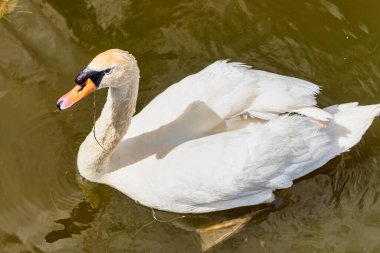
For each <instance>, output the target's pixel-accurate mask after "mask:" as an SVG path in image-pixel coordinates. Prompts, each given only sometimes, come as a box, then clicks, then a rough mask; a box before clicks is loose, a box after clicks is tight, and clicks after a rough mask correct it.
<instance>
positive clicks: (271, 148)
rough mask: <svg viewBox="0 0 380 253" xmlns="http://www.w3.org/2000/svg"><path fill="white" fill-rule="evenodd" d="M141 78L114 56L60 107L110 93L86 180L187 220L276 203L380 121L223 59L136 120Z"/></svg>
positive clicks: (301, 85) (100, 61)
mask: <svg viewBox="0 0 380 253" xmlns="http://www.w3.org/2000/svg"><path fill="white" fill-rule="evenodd" d="M109 69H111V70H112V71H111V73H108V72H107V71H108V70H109ZM99 73H103V74H102V78H100V81H99V75H100V74H99ZM94 80H96V81H94ZM138 80H139V70H138V67H137V62H136V60H135V59H134V58H133V56H132V55H130V54H129V53H127V52H126V51H122V50H116V49H113V50H108V51H106V52H103V53H101V54H100V55H98V56H97V57H95V59H94V60H93V61H92V62H91V63H90V64H89V65H88V66H87V67H86V68H85V69H84V70H83V71H82V72H81V74H80V75H79V76H78V77H77V83H78V84H79V86H80V87H81V88H74V89H73V90H75V89H76V90H75V91H78V90H79V91H78V92H77V93H76V94H79V95H80V98H79V99H77V98H75V99H74V100H73V101H71V100H70V99H72V98H73V96H72V95H70V94H69V93H68V94H66V95H65V96H63V97H62V98H61V99H60V100H59V102H58V107H59V108H60V109H66V108H68V107H70V106H71V105H72V104H74V103H76V102H77V100H78V101H79V100H80V99H81V98H82V96H83V97H84V96H85V95H87V93H88V91H90V90H89V89H99V88H104V87H109V93H108V97H107V102H106V104H105V106H104V109H103V111H102V113H101V115H100V117H99V119H98V120H97V122H96V125H95V129H96V135H97V138H98V139H99V142H100V144H101V146H100V145H99V144H98V143H97V142H96V140H95V138H94V135H93V133H90V134H89V135H88V136H87V138H86V139H85V141H84V142H83V143H82V145H81V147H80V150H79V154H78V168H79V172H80V174H81V175H82V176H83V177H85V178H87V179H89V180H91V181H95V182H99V183H104V184H107V185H109V186H111V187H114V188H116V189H118V190H119V191H121V192H122V193H124V194H126V195H127V196H129V197H131V198H132V199H134V200H136V201H138V202H139V203H141V204H143V205H146V206H149V207H152V208H156V209H160V210H166V211H171V212H177V213H205V212H214V211H219V210H226V209H231V208H235V207H240V206H248V205H255V204H260V203H265V202H270V201H272V200H273V198H274V195H273V191H275V190H276V189H283V188H288V187H290V186H291V185H292V183H293V180H295V179H297V178H300V177H302V176H304V175H306V174H308V173H310V172H311V171H313V170H315V169H317V168H319V167H321V166H322V165H324V164H325V163H327V162H328V161H329V160H331V159H332V158H334V157H335V156H337V155H339V154H341V153H342V152H345V151H348V150H349V149H350V148H351V147H352V146H354V145H355V144H356V143H358V142H359V141H360V139H361V137H362V135H363V134H364V133H365V131H366V130H367V129H368V127H369V126H370V125H371V123H372V121H373V119H374V117H375V116H377V115H379V113H380V105H379V104H377V105H368V106H359V105H358V103H347V104H343V105H335V106H331V107H328V108H324V109H320V108H318V107H316V99H315V96H316V95H317V94H318V93H319V88H318V86H317V85H315V84H312V83H310V82H307V81H304V80H300V79H297V78H292V77H287V76H282V75H277V74H273V73H268V72H265V71H259V70H253V69H251V68H250V67H249V66H246V65H244V64H241V63H229V62H227V61H217V62H215V63H213V64H211V65H209V66H208V67H206V68H205V69H203V70H201V71H200V72H199V73H196V74H194V75H190V76H188V77H186V78H184V79H183V80H181V81H180V82H178V83H176V84H174V85H172V86H170V87H169V88H168V89H166V90H165V91H164V92H163V93H161V94H160V95H158V96H157V97H156V98H155V99H153V100H152V101H151V102H150V103H149V104H148V105H147V106H146V107H145V108H144V109H143V110H142V111H141V112H140V113H138V114H137V115H135V116H134V117H132V116H133V114H134V112H135V104H136V99H137V90H138ZM89 87H90V88H89ZM81 89H82V90H84V91H86V92H84V91H82V90H81ZM81 92H82V93H83V95H81V94H82V93H81ZM127 130H128V131H127ZM92 131H94V130H92Z"/></svg>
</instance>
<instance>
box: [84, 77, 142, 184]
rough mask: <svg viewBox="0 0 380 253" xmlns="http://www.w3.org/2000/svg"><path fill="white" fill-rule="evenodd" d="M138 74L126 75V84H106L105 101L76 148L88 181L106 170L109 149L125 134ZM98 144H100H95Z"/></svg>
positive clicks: (134, 99) (134, 102) (113, 147)
mask: <svg viewBox="0 0 380 253" xmlns="http://www.w3.org/2000/svg"><path fill="white" fill-rule="evenodd" d="M138 82H139V77H138V74H137V75H136V76H133V77H132V79H129V84H128V85H127V86H122V87H118V88H110V89H109V91H108V96H107V102H106V103H105V105H104V108H103V110H102V113H101V115H100V116H99V119H98V120H97V121H96V123H95V134H96V139H97V140H98V141H99V143H98V142H97V141H96V139H95V138H94V128H93V129H92V131H91V133H90V134H89V135H88V136H87V137H86V139H85V141H84V142H83V143H82V145H81V146H80V148H79V153H78V169H79V173H80V174H81V175H82V176H83V177H84V178H86V179H88V180H90V181H95V182H96V181H99V180H100V179H101V177H102V176H103V175H104V174H105V173H106V172H108V162H109V158H110V156H111V154H112V152H113V151H114V150H115V148H116V146H117V145H118V144H119V142H120V141H121V139H122V138H123V136H124V135H125V134H126V132H127V129H128V127H129V124H130V123H131V119H132V116H133V114H134V113H135V107H136V100H137V92H138ZM99 144H100V145H99Z"/></svg>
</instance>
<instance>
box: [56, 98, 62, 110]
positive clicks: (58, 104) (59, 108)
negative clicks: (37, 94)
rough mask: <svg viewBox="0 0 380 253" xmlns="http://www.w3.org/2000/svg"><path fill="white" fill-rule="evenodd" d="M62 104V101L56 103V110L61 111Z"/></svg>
mask: <svg viewBox="0 0 380 253" xmlns="http://www.w3.org/2000/svg"><path fill="white" fill-rule="evenodd" d="M62 104H63V100H61V101H58V103H57V108H58V110H62V109H61V105H62Z"/></svg>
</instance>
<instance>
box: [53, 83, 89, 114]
mask: <svg viewBox="0 0 380 253" xmlns="http://www.w3.org/2000/svg"><path fill="white" fill-rule="evenodd" d="M95 89H96V85H95V84H94V83H93V82H92V81H91V79H90V78H88V79H87V80H86V82H85V83H84V84H82V85H79V84H77V85H75V87H74V88H73V89H72V90H71V91H69V92H68V93H66V94H65V95H63V96H62V97H61V98H60V99H59V100H58V102H57V107H58V110H65V109H67V108H70V107H71V106H73V105H75V104H76V103H78V102H79V101H81V100H82V99H83V98H84V97H86V96H87V95H88V94H90V93H91V92H93V91H94V90H95Z"/></svg>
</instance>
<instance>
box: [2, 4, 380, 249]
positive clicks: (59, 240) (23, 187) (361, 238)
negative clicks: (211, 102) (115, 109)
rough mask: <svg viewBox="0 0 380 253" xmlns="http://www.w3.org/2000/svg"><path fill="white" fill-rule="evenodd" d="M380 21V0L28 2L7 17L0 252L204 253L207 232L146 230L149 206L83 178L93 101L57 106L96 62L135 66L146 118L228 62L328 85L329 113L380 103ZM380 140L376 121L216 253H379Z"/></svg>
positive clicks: (171, 226)
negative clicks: (122, 56) (118, 60)
mask: <svg viewBox="0 0 380 253" xmlns="http://www.w3.org/2000/svg"><path fill="white" fill-rule="evenodd" d="M0 1H1V0H0ZM3 1H4V0H3ZM7 1H9V0H7ZM379 12H380V2H379V1H375V0H367V1H347V0H334V1H328V0H320V1H316V0H315V1H314V0H278V1H269V0H267V1H265V0H236V1H204V0H197V1H191V2H183V3H179V2H178V1H150V0H149V1H148V0H146V1H145V0H144V1H139V0H135V1H132V0H128V1H122V0H111V1H101V0H69V1H62V0H54V1H53V0H31V1H27V0H25V1H24V0H20V1H19V3H18V6H17V8H16V9H15V11H14V12H13V13H12V14H8V15H6V16H5V18H2V19H1V20H0V117H1V123H0V143H1V146H0V201H1V205H0V252H5V253H8V252H74V253H75V252H112V253H113V252H200V246H199V238H198V236H197V234H196V233H195V232H194V231H191V230H188V229H183V228H181V226H178V225H176V224H175V223H173V222H166V223H159V222H155V223H153V224H151V225H149V226H146V227H143V226H144V225H145V224H147V223H148V222H150V221H151V220H152V214H151V211H150V210H149V209H147V208H144V207H141V206H138V205H136V204H135V203H134V202H133V201H131V200H130V199H128V198H127V197H125V196H123V195H122V194H120V193H118V192H117V191H115V190H112V189H110V188H108V187H105V186H98V185H92V184H88V183H83V182H81V180H80V179H79V178H78V177H77V172H76V154H77V150H78V147H79V145H80V143H81V142H82V141H83V139H84V138H85V136H86V135H87V133H88V132H89V131H90V128H91V126H92V100H91V99H88V100H86V101H84V102H82V103H81V104H80V105H78V106H76V108H75V110H68V111H65V112H63V113H55V112H54V110H55V103H56V100H57V98H58V97H60V96H61V95H62V94H64V93H65V92H66V91H68V90H69V89H70V88H71V87H72V85H73V84H74V83H73V79H74V77H75V76H76V74H77V73H78V71H80V70H81V68H82V67H83V66H85V65H86V64H87V63H88V62H89V60H90V59H91V58H92V57H93V56H95V55H96V54H97V53H99V52H101V51H103V50H106V49H109V48H122V49H126V50H128V51H130V52H131V53H133V54H134V55H135V56H136V58H137V59H138V60H139V66H140V68H141V76H142V78H141V84H140V93H139V104H138V108H139V109H141V108H142V107H143V106H144V105H145V104H146V103H148V102H149V101H150V100H151V99H152V98H153V97H154V96H155V95H157V94H158V93H160V92H161V91H162V90H163V89H165V88H166V87H167V86H169V85H170V84H172V83H173V82H175V81H177V80H179V79H180V78H182V77H184V76H186V75H188V74H191V73H193V72H195V71H197V70H199V69H201V68H202V67H204V66H206V65H207V64H210V63H211V62H213V61H215V60H217V59H226V58H229V59H232V60H235V61H241V62H245V63H248V64H250V65H252V66H254V67H255V68H259V69H264V70H268V71H272V72H277V73H281V74H287V75H292V76H296V77H300V78H303V79H306V80H310V81H312V82H315V83H317V84H319V85H321V86H322V87H323V91H322V93H323V94H322V95H321V96H319V102H320V104H321V105H322V106H326V105H329V104H335V103H342V102H348V101H358V102H360V103H363V104H368V103H376V102H379V101H380V97H379V94H380V92H379V89H380V84H379V81H380V71H379V66H380V57H379V50H380V49H379V41H380V28H379V23H380V16H379ZM98 94H99V95H98V98H99V99H98V106H99V107H100V106H101V104H102V103H103V102H104V99H105V93H104V92H100V93H98ZM379 130H380V122H379V120H377V121H375V123H374V124H373V126H372V127H371V128H370V130H369V131H368V132H367V134H366V135H365V136H364V138H363V140H362V141H361V142H360V144H359V145H357V146H356V147H355V148H353V149H352V150H351V151H350V152H349V153H346V154H344V155H343V156H340V157H339V158H336V159H334V160H333V161H331V162H330V163H329V164H328V165H326V166H324V167H323V168H321V169H319V170H318V171H316V172H315V173H313V174H312V175H309V176H307V177H305V178H303V179H301V180H298V182H297V183H296V184H295V185H294V186H293V187H292V188H290V189H287V190H283V191H280V192H278V195H279V196H281V197H282V199H283V201H284V203H283V205H282V207H281V208H280V209H279V210H276V211H273V212H270V213H267V214H265V215H262V216H261V217H259V218H256V219H255V220H254V221H253V222H251V223H249V224H248V225H247V226H246V227H245V228H244V229H243V230H242V231H241V232H240V233H239V234H237V235H236V236H234V237H233V238H231V239H230V240H228V241H226V242H225V243H223V244H222V245H219V246H217V247H215V248H213V249H212V250H211V251H210V252H380V200H379V194H380V168H378V167H379V166H378V164H379V162H380V145H379V144H380V133H379ZM238 212H239V211H232V212H227V213H225V214H224V213H223V214H219V216H218V218H219V219H220V218H221V217H224V216H228V215H231V213H232V214H234V213H238ZM160 215H161V217H169V218H171V217H175V215H171V214H163V213H161V214H160ZM195 218H197V219H200V220H208V219H214V218H215V217H211V216H210V217H209V216H207V215H204V216H200V217H195ZM190 223H191V222H190ZM142 227H143V228H142ZM141 228H142V229H141ZM136 233H137V234H136Z"/></svg>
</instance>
